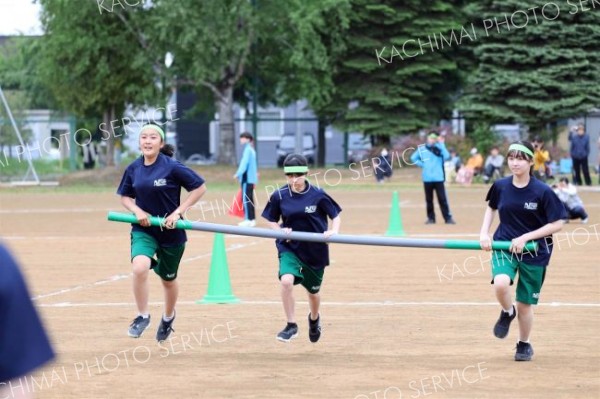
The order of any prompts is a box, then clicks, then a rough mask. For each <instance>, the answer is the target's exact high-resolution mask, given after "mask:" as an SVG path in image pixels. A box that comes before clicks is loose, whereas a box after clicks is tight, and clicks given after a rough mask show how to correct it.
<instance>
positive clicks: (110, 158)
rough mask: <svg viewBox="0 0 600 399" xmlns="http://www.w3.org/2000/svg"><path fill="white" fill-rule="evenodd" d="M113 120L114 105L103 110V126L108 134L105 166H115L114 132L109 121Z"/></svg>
mask: <svg viewBox="0 0 600 399" xmlns="http://www.w3.org/2000/svg"><path fill="white" fill-rule="evenodd" d="M113 120H115V106H114V105H112V106H111V107H110V109H108V110H107V111H105V112H104V126H105V129H104V130H107V131H108V132H109V133H110V134H109V137H108V139H107V140H106V166H115V132H114V130H113V127H112V124H111V123H110V122H111V121H113Z"/></svg>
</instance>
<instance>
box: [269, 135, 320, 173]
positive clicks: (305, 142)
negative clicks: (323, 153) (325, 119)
mask: <svg viewBox="0 0 600 399" xmlns="http://www.w3.org/2000/svg"><path fill="white" fill-rule="evenodd" d="M316 148H317V144H316V142H315V136H313V135H312V134H311V133H304V134H303V135H302V155H304V156H305V157H306V160H307V161H308V164H309V165H310V166H313V165H314V164H315V150H316ZM295 151H296V135H295V134H294V133H286V134H284V135H283V136H281V139H280V140H279V144H277V166H278V167H280V168H281V167H283V161H284V159H285V157H287V156H288V155H289V154H293V153H294V152H295Z"/></svg>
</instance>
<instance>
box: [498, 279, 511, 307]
mask: <svg viewBox="0 0 600 399" xmlns="http://www.w3.org/2000/svg"><path fill="white" fill-rule="evenodd" d="M494 291H495V292H496V299H498V302H499V303H500V306H502V309H510V308H511V307H512V300H511V297H510V277H508V276H507V275H506V274H499V275H497V276H496V277H494Z"/></svg>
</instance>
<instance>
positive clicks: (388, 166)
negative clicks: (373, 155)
mask: <svg viewBox="0 0 600 399" xmlns="http://www.w3.org/2000/svg"><path fill="white" fill-rule="evenodd" d="M377 160H378V162H379V163H378V164H377V165H376V166H375V178H376V179H377V183H383V182H384V179H385V178H388V179H389V178H390V177H392V160H391V158H390V156H389V153H388V150H387V148H383V149H382V150H381V153H380V155H379V156H378V157H377Z"/></svg>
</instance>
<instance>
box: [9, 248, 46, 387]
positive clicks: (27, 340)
mask: <svg viewBox="0 0 600 399" xmlns="http://www.w3.org/2000/svg"><path fill="white" fill-rule="evenodd" d="M0 320H2V322H1V327H0V382H4V383H5V382H8V381H10V380H12V379H16V378H18V377H22V376H25V375H26V374H29V373H31V372H32V371H33V370H34V369H36V368H38V367H40V366H41V365H43V364H44V363H46V362H48V361H50V360H52V359H53V358H54V352H53V351H52V347H51V346H50V342H49V341H48V337H47V336H46V333H45V331H44V328H43V326H42V323H41V322H40V319H39V317H38V314H37V312H36V311H35V308H34V307H33V304H32V303H31V299H30V295H29V291H28V290H27V286H26V285H25V281H24V280H23V276H22V275H21V273H20V272H19V269H18V267H17V265H16V263H15V261H14V260H13V258H12V257H11V255H10V254H9V253H8V251H7V250H6V248H4V247H3V246H2V245H0Z"/></svg>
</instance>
